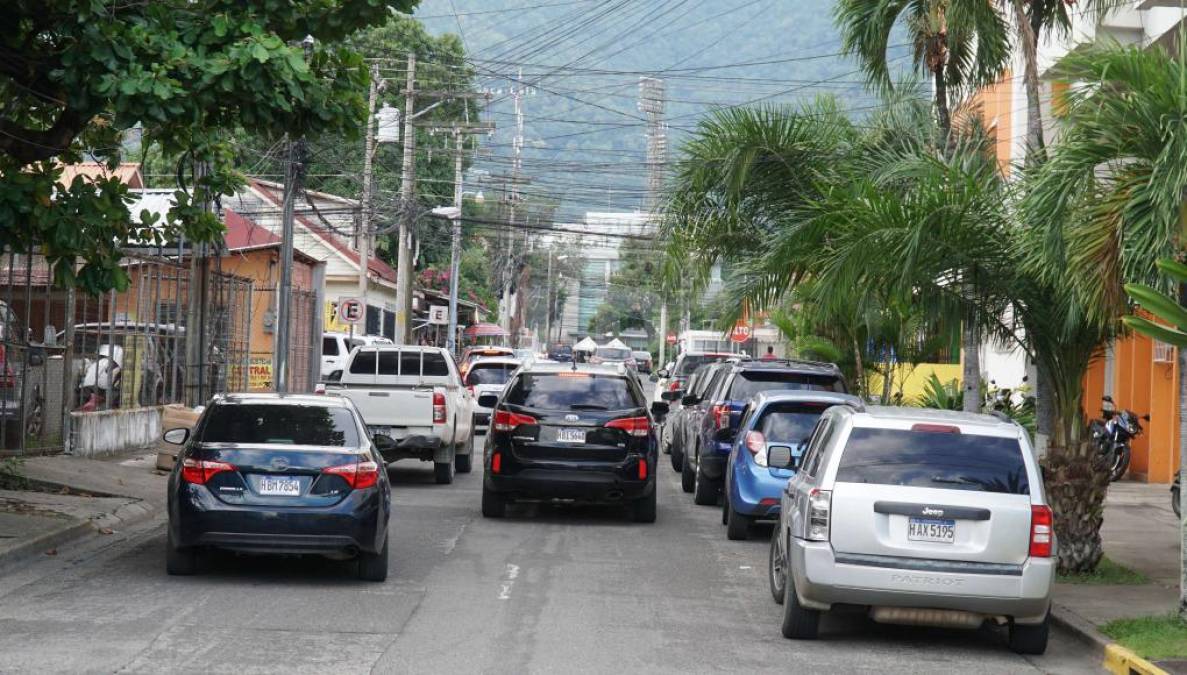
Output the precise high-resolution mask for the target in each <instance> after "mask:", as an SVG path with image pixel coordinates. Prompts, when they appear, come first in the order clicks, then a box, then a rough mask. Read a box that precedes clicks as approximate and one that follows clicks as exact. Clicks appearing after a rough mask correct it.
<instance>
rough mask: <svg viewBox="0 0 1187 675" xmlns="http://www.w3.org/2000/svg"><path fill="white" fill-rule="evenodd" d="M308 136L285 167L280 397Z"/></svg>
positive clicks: (285, 380) (276, 359)
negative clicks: (297, 210)
mask: <svg viewBox="0 0 1187 675" xmlns="http://www.w3.org/2000/svg"><path fill="white" fill-rule="evenodd" d="M301 45H302V46H303V47H304V48H305V60H306V61H308V60H309V57H310V55H311V53H312V52H313V37H312V36H308V35H307V36H305V39H304V40H302V42H301ZM304 182H305V137H304V136H302V137H301V138H299V139H297V141H296V142H295V143H294V142H292V141H291V140H290V141H289V143H288V156H287V158H286V161H285V166H284V206H283V210H282V215H281V219H282V222H281V232H280V287H279V288H278V289H277V293H278V294H279V297H278V298H277V303H276V304H277V311H276V342H275V347H274V349H273V353H272V384H273V387H274V388H275V389H276V392H277V393H278V394H283V393H286V392H288V385H289V332H290V331H291V330H292V313H293V312H292V306H293V297H292V296H293V218H294V215H293V209H294V207H295V205H296V201H297V194H298V193H300V192H301V191H302V190H304Z"/></svg>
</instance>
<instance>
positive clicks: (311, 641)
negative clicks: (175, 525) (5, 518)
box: [0, 458, 1099, 675]
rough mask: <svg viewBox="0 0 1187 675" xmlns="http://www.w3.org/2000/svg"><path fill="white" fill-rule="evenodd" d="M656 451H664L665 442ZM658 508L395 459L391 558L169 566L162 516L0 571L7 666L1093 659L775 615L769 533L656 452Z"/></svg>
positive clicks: (1035, 664)
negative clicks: (366, 577) (502, 493)
mask: <svg viewBox="0 0 1187 675" xmlns="http://www.w3.org/2000/svg"><path fill="white" fill-rule="evenodd" d="M665 460H666V458H665ZM661 467H663V468H662V471H661V473H660V477H661V481H660V500H659V501H660V512H659V520H658V522H657V523H655V524H654V525H640V524H635V523H632V522H630V521H629V520H628V519H627V517H626V515H625V513H622V512H620V511H617V510H614V509H608V510H599V509H589V508H582V509H572V508H561V507H535V506H520V507H514V508H512V510H511V511H510V512H509V517H508V518H507V519H505V520H502V521H492V520H485V519H483V518H482V516H481V514H480V512H479V496H480V487H481V474H480V473H477V472H476V473H473V474H469V475H459V476H458V477H457V481H456V482H455V483H454V484H453V485H452V486H437V485H434V484H433V479H432V472H431V469H430V468H429V466H428V465H427V464H426V465H418V464H416V463H409V464H403V463H401V464H398V465H396V467H395V469H394V470H393V472H392V476H393V480H394V482H395V503H396V508H395V520H394V523H393V525H392V528H393V529H392V533H391V534H392V536H393V539H392V543H393V547H392V553H393V557H392V561H391V565H392V568H391V575H390V576H389V578H388V581H387V582H386V583H383V584H374V583H366V582H361V581H357V580H355V579H354V578H353V573H354V567H353V565H352V564H351V563H349V562H332V561H322V560H306V559H285V558H274V557H265V558H250V557H235V556H230V555H219V556H214V557H212V558H209V559H207V560H206V562H205V565H204V570H203V573H202V574H201V575H200V576H196V577H190V578H176V577H168V576H166V575H165V569H164V566H165V563H164V545H165V542H164V533H163V527H162V525H161V523H159V522H158V523H154V524H151V525H146V526H144V527H143V528H141V529H140V530H139V531H135V532H128V533H119V534H118V535H116V536H112V537H102V538H97V539H93V540H91V541H90V542H88V543H86V544H85V545H82V546H78V547H73V548H72V549H71V550H69V551H64V552H63V553H62V554H60V555H58V556H56V557H45V558H43V559H40V560H38V561H37V562H35V563H32V564H30V565H28V566H26V567H24V568H22V569H19V570H16V571H13V572H10V573H8V574H6V575H4V576H0V672H5V673H7V672H38V673H44V672H164V671H174V672H176V671H181V672H197V671H201V672H206V673H219V672H228V673H237V674H242V673H253V672H278V671H285V672H328V671H331V670H332V671H334V672H342V673H354V672H365V671H377V672H412V673H426V672H433V673H453V672H464V673H469V672H491V673H528V672H536V673H560V672H563V673H575V672H596V673H628V672H630V673H633V672H682V673H689V672H709V671H726V672H747V673H753V672H787V671H789V670H792V669H795V670H798V671H801V672H830V673H835V672H844V673H851V672H877V673H892V672H902V673H922V672H937V673H953V672H960V673H962V675H968V674H971V673H1027V672H1060V673H1085V672H1097V671H1098V670H1099V665H1098V662H1097V660H1096V659H1095V658H1094V657H1093V656H1092V655H1091V654H1090V653H1089V651H1088V650H1087V649H1085V648H1083V647H1082V646H1081V645H1080V644H1079V643H1077V642H1075V641H1074V640H1073V639H1072V638H1070V637H1065V636H1061V635H1056V637H1055V638H1054V640H1053V641H1052V644H1051V649H1050V651H1049V652H1048V654H1047V655H1046V656H1044V657H1041V658H1030V659H1026V658H1023V657H1019V656H1017V655H1015V654H1013V653H1011V652H1010V651H1008V650H1007V648H1006V647H1005V644H1004V637H1003V634H1002V633H1001V632H1000V631H996V630H991V629H982V630H981V631H978V632H962V631H944V630H931V629H919V628H903V627H888V626H880V625H877V624H873V623H872V622H870V621H868V620H867V619H865V618H864V617H863V616H861V615H849V616H836V617H834V616H830V617H828V618H826V620H825V622H824V623H823V624H822V638H821V639H820V640H818V641H815V642H792V641H788V640H785V639H783V638H782V637H781V636H780V634H779V617H780V610H779V607H778V606H777V605H775V604H774V603H773V602H772V601H771V598H770V594H769V592H768V590H767V586H766V577H765V574H766V552H767V541H766V536H767V534H768V533H769V530H765V531H762V532H759V533H757V534H756V536H755V538H754V539H752V540H751V541H750V542H729V541H726V539H725V536H724V528H723V527H722V526H721V524H720V511H719V510H718V509H712V508H707V507H698V506H694V505H693V504H692V502H691V499H689V498H688V497H687V495H684V494H682V493H681V492H680V488H679V484H678V482H677V480H676V478H677V476H676V474H675V473H673V472H672V471H671V469H670V468H669V467H667V465H666V461H665V463H664V464H661Z"/></svg>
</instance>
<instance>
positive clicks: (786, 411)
mask: <svg viewBox="0 0 1187 675" xmlns="http://www.w3.org/2000/svg"><path fill="white" fill-rule="evenodd" d="M827 407H828V406H826V405H824V404H820V403H775V404H773V405H769V406H767V407H766V409H765V410H763V412H762V417H760V418H759V419H758V422H757V423H756V424H755V425H754V429H755V430H756V431H758V432H760V433H762V435H763V438H765V439H766V441H767V443H789V444H792V445H793V446H794V445H798V444H799V443H802V442H803V441H805V440H806V439H807V438H808V436H809V435H810V434H811V433H812V429H813V428H815V426H816V421H817V420H819V419H820V414H821V413H823V412H824V410H825V408H827Z"/></svg>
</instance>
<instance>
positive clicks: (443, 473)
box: [433, 460, 453, 485]
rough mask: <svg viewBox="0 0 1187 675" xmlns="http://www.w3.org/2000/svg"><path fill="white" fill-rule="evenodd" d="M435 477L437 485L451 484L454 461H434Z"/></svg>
mask: <svg viewBox="0 0 1187 675" xmlns="http://www.w3.org/2000/svg"><path fill="white" fill-rule="evenodd" d="M433 478H434V479H436V481H437V485H449V484H450V483H452V482H453V461H452V460H451V461H448V462H433Z"/></svg>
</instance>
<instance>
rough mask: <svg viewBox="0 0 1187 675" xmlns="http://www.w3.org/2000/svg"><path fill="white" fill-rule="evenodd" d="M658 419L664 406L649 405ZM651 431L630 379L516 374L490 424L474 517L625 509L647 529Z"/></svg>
mask: <svg viewBox="0 0 1187 675" xmlns="http://www.w3.org/2000/svg"><path fill="white" fill-rule="evenodd" d="M652 408H653V409H655V411H656V412H663V409H666V408H667V404H666V403H663V402H659V403H654V404H652ZM656 445H657V444H656V438H655V427H654V425H653V423H652V417H651V411H649V410H648V407H647V397H646V396H644V395H643V391H642V389H641V388H640V387H639V382H638V380H637V378H635V376H634V374H633V373H632V372H631V371H629V370H627V369H625V368H621V367H609V366H585V365H581V366H575V365H568V364H566V365H561V364H539V365H536V366H534V367H530V368H528V369H525V370H522V371H520V372H518V373H517V374H516V375H515V377H514V378H513V379H512V380H511V381H510V382H509V383H508V384H507V388H506V390H505V391H504V394H503V396H502V398H501V399H500V400H499V403H498V405H497V406H496V407H495V409H494V413H493V414H492V416H491V426H490V434H489V437H488V439H487V444H486V452H485V457H484V466H485V472H484V476H483V482H482V515H483V516H485V517H487V518H501V517H502V516H503V514H504V511H505V510H506V506H507V504H508V503H509V502H514V501H552V500H558V501H572V502H579V503H587V504H630V506H631V512H632V515H633V517H634V519H635V520H636V521H639V522H645V523H651V522H655V511H656V508H655V496H656V495H655V492H656V490H655V463H656Z"/></svg>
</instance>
